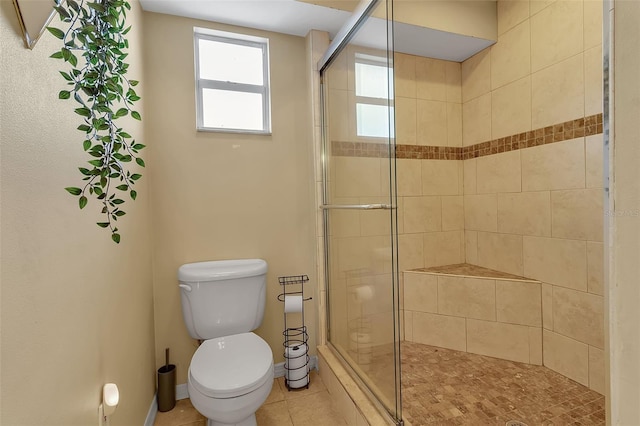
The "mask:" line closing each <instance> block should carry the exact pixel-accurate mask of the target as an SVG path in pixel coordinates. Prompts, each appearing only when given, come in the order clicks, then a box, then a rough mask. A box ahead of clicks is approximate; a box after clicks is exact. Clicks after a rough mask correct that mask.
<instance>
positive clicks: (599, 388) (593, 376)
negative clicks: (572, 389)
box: [589, 346, 607, 395]
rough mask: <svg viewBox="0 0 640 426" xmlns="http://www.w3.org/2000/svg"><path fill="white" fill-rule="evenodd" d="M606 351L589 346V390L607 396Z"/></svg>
mask: <svg viewBox="0 0 640 426" xmlns="http://www.w3.org/2000/svg"><path fill="white" fill-rule="evenodd" d="M605 368H606V367H605V363H604V351H603V350H601V349H598V348H594V347H593V346H589V389H593V390H594V391H596V392H598V393H599V394H601V395H606V391H607V388H606V379H605V374H606V373H605Z"/></svg>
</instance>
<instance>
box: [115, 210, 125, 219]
mask: <svg viewBox="0 0 640 426" xmlns="http://www.w3.org/2000/svg"><path fill="white" fill-rule="evenodd" d="M114 214H115V215H116V216H118V217H121V216H124V215H125V214H126V213H125V212H123V211H122V210H118V211H117V212H115V213H114Z"/></svg>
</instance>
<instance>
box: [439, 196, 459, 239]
mask: <svg viewBox="0 0 640 426" xmlns="http://www.w3.org/2000/svg"><path fill="white" fill-rule="evenodd" d="M442 230H443V231H457V230H464V203H463V197H462V195H452V196H443V197H442Z"/></svg>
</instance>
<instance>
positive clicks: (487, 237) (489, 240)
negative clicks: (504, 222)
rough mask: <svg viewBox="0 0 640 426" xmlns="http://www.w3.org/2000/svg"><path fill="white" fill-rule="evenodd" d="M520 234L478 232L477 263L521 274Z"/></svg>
mask: <svg viewBox="0 0 640 426" xmlns="http://www.w3.org/2000/svg"><path fill="white" fill-rule="evenodd" d="M522 264H523V261H522V237H521V236H520V235H509V234H496V233H493V232H478V265H480V266H484V267H485V268H489V269H495V270H497V271H503V272H507V273H510V274H515V275H523V272H522V271H523V267H522Z"/></svg>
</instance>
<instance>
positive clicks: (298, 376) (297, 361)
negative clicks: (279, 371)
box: [278, 275, 311, 390]
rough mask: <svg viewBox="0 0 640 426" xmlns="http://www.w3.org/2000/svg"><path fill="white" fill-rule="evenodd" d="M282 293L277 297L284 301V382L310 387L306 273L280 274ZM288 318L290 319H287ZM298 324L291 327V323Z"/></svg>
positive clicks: (299, 386) (293, 385) (290, 385)
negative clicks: (305, 288) (305, 305)
mask: <svg viewBox="0 0 640 426" xmlns="http://www.w3.org/2000/svg"><path fill="white" fill-rule="evenodd" d="M278 281H279V282H280V285H281V286H282V289H283V291H282V293H280V294H279V295H278V300H279V301H281V302H284V331H283V332H282V335H283V336H284V343H283V346H284V384H285V385H286V386H287V389H288V390H291V389H301V388H306V389H309V381H310V379H309V344H308V342H309V334H308V333H307V326H305V325H304V302H306V301H307V300H311V297H305V296H304V284H305V283H306V282H308V281H309V277H308V276H307V275H291V276H285V277H278ZM287 317H289V321H288V322H287ZM292 324H294V325H297V326H296V327H290V325H292Z"/></svg>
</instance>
